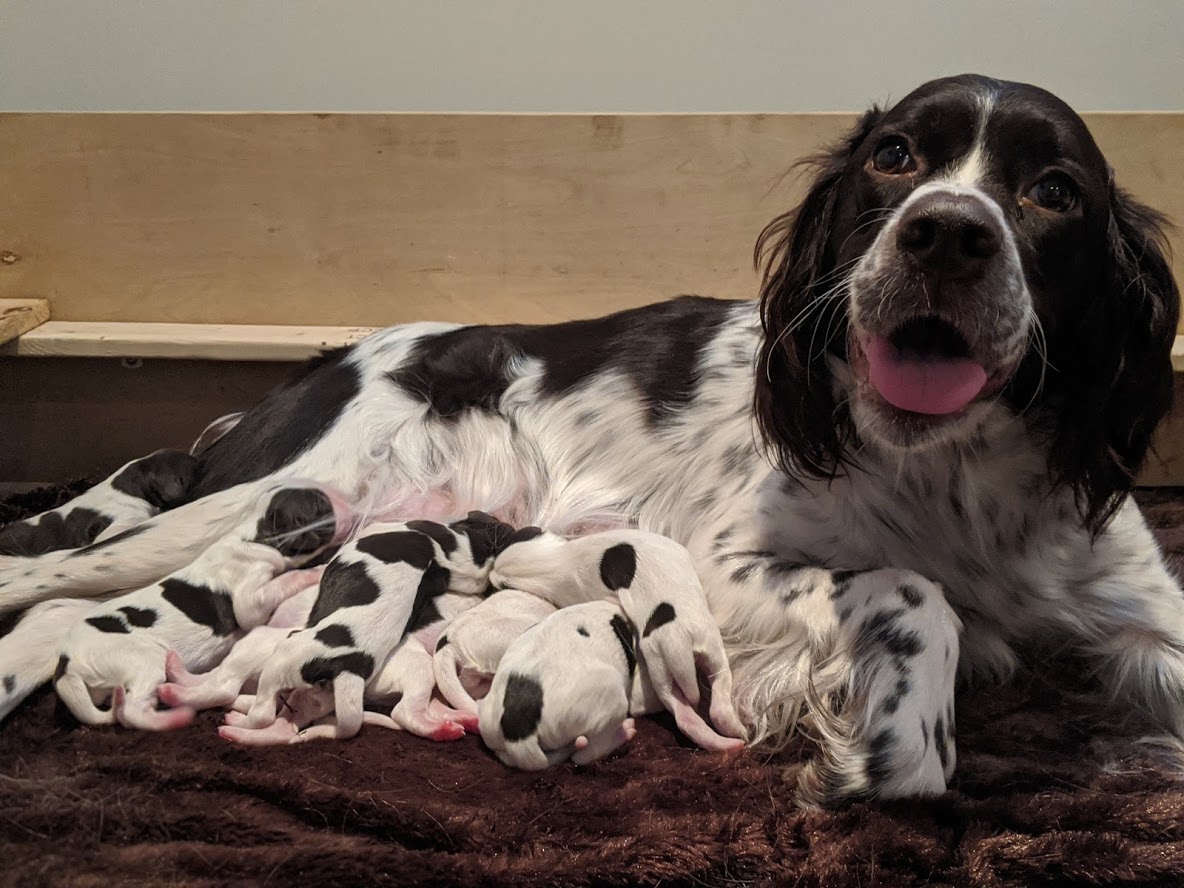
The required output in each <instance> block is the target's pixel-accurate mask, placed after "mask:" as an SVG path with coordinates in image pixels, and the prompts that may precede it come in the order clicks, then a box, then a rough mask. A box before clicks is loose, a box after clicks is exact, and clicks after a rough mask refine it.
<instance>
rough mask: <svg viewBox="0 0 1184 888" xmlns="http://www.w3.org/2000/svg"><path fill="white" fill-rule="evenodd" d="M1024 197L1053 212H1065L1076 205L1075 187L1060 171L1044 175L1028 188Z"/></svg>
mask: <svg viewBox="0 0 1184 888" xmlns="http://www.w3.org/2000/svg"><path fill="white" fill-rule="evenodd" d="M1026 197H1027V198H1028V200H1030V201H1031V202H1032V203H1034V204H1036V206H1038V207H1043V208H1044V209H1046V210H1052V211H1053V212H1054V213H1067V212H1069V211H1070V210H1071V209H1073V208H1074V207H1075V206H1077V189H1076V188H1075V187H1074V186H1073V183H1072V182H1070V181H1069V179H1068V178H1067V177H1066V176H1063V175H1061V174H1060V173H1053V174H1052V175H1049V176H1045V177H1044V178H1043V179H1041V180H1040V181H1039V182H1037V183H1036V184H1035V185H1033V186H1032V187H1031V189H1029V191H1028V193H1027V195H1026Z"/></svg>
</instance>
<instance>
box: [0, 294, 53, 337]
mask: <svg viewBox="0 0 1184 888" xmlns="http://www.w3.org/2000/svg"><path fill="white" fill-rule="evenodd" d="M48 320H49V303H48V302H46V301H45V300H44V299H0V347H2V346H3V345H4V343H6V342H11V341H12V340H14V339H16V338H17V337H18V336H21V335H22V334H25V333H28V332H29V331H30V330H32V329H34V328H35V327H38V326H40V325H41V324H44V323H45V322H46V321H48Z"/></svg>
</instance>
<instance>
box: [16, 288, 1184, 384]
mask: <svg viewBox="0 0 1184 888" xmlns="http://www.w3.org/2000/svg"><path fill="white" fill-rule="evenodd" d="M15 305H30V306H31V308H30V309H29V310H28V311H21V312H16V313H14V314H12V315H6V314H5V308H6V307H9V308H11V307H12V306H15ZM48 313H49V308H48V304H47V303H46V302H45V300H43V299H0V357H12V356H17V357H28V358H176V359H197V360H207V361H304V360H307V359H308V358H312V357H315V356H316V355H318V354H320V353H321V352H322V351H324V350H325V349H329V348H337V347H338V346H342V345H352V344H353V343H355V342H359V341H361V340H362V339H365V338H366V337H367V336H369V335H370V334H371V333H373V332H374V331H375V330H378V329H381V328H379V327H298V326H294V325H293V326H288V325H273V324H149V323H133V322H128V323H100V322H92V321H45V320H44V318H45V317H47V316H48ZM12 317H15V318H17V321H16V323H21V324H26V325H28V326H26V327H25V329H26V330H28V332H24V333H19V334H14V335H15V336H16V338H15V339H12V337H11V336H10V337H8V338H9V339H11V340H12V341H5V335H4V334H5V333H7V332H8V329H9V328H8V327H6V326H5V323H6V322H9V321H10V318H12ZM14 326H15V323H14ZM1172 367H1173V368H1174V369H1175V371H1176V372H1177V373H1184V335H1180V336H1177V337H1176V341H1175V344H1174V345H1173V346H1172Z"/></svg>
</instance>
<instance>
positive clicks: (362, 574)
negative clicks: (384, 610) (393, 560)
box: [308, 533, 431, 626]
mask: <svg viewBox="0 0 1184 888" xmlns="http://www.w3.org/2000/svg"><path fill="white" fill-rule="evenodd" d="M390 535H392V534H375V537H379V536H390ZM409 535H410V536H413V537H415V538H416V539H417V540H419V541H420V542H421V543H422V544H423V545H425V546H428V547H429V548H430V547H431V544H430V543H428V541H427V540H425V539H424V538H423V537H421V536H419V534H415V533H412V534H409ZM375 537H364V538H363V540H360V541H359V542H364V541H365V540H370V539H374V538H375ZM381 592H382V590H381V589H379V588H378V584H377V583H376V582H374V580H372V579H371V578H370V574H369V572H368V571H367V570H366V565H365V564H364V563H363V562H361V561H333V562H330V564H329V566H328V567H326V568H325V572H324V573H323V574H322V575H321V588H320V591H319V592H318V593H317V600H316V603H315V604H313V606H312V610H311V611H310V612H309V615H308V625H309V626H316V625H317V624H319V623H320V622H321V621H322V620H323V619H325V617H327V616H329V615H330V614H331V613H333V612H334V611H336V610H339V609H340V608H343V607H363V606H365V605H367V604H373V603H374V602H375V601H377V600H378V596H379V594H380V593H381Z"/></svg>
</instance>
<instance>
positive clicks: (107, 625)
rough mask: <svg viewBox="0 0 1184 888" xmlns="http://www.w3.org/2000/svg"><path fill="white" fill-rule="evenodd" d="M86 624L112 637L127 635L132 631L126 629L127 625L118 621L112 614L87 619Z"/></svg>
mask: <svg viewBox="0 0 1184 888" xmlns="http://www.w3.org/2000/svg"><path fill="white" fill-rule="evenodd" d="M86 622H88V623H90V625H92V626H94V627H95V628H96V629H98V630H99V631H100V632H110V633H112V634H113V635H127V634H129V633H130V632H131V631H132V630H131V629H129V628H128V625H127V623H125V622H123V620H121V619H119V617H117V616H115V615H113V614H103V615H102V616H98V617H87V618H86Z"/></svg>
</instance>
